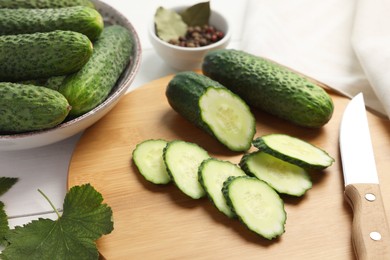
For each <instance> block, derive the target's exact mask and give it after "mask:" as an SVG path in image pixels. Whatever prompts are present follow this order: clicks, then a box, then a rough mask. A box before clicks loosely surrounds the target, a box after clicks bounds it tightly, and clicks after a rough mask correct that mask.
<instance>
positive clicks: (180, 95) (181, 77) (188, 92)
mask: <svg viewBox="0 0 390 260" xmlns="http://www.w3.org/2000/svg"><path fill="white" fill-rule="evenodd" d="M210 87H212V88H216V89H224V90H227V91H229V92H231V91H230V90H228V89H227V88H226V87H224V86H223V85H222V84H220V83H218V82H216V81H214V80H212V79H210V78H209V77H206V76H204V75H201V74H198V73H195V72H192V71H184V72H179V73H177V74H176V75H175V76H174V77H173V78H172V79H171V80H170V82H169V83H168V86H167V89H166V92H165V94H166V97H167V100H168V103H169V105H170V106H171V107H172V108H173V110H175V111H176V112H177V113H179V114H180V115H182V116H183V117H184V118H186V119H187V120H188V121H189V122H191V123H193V124H194V125H195V126H197V127H198V128H200V129H202V130H204V131H205V132H206V133H208V134H209V135H211V136H213V137H214V138H216V139H217V140H219V139H218V138H217V137H216V136H215V134H214V132H213V131H212V129H211V128H210V127H209V126H208V124H206V123H205V122H204V121H203V119H202V115H201V108H200V106H199V99H200V97H201V96H202V95H203V94H204V93H205V92H206V91H207V89H208V88H210ZM231 93H232V92H231ZM232 95H235V94H234V93H232ZM253 132H255V129H254V130H253ZM224 145H226V146H228V144H224ZM228 148H229V149H231V150H233V148H232V147H229V146H228ZM247 149H249V147H246V148H245V149H242V150H247ZM240 151H241V150H240Z"/></svg>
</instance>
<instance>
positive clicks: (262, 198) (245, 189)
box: [222, 176, 286, 240]
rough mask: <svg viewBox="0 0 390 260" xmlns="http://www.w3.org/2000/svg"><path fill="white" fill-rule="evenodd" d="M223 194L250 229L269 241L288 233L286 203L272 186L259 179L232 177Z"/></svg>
mask: <svg viewBox="0 0 390 260" xmlns="http://www.w3.org/2000/svg"><path fill="white" fill-rule="evenodd" d="M222 191H223V194H224V196H225V198H226V201H227V204H228V205H229V206H230V207H231V208H232V210H233V211H234V212H235V213H236V214H237V216H238V218H239V220H240V221H241V222H242V223H244V224H245V225H246V226H247V227H248V228H249V229H250V230H252V231H253V232H255V233H257V234H259V235H261V236H263V237H265V238H267V239H269V240H271V239H273V238H275V237H278V236H280V235H282V234H283V233H284V225H285V223H286V211H285V210H284V203H283V200H282V199H281V198H280V197H279V195H278V193H276V191H275V190H274V189H272V188H271V187H270V186H269V185H268V184H266V183H265V182H263V181H261V180H259V179H257V178H255V177H248V176H241V177H229V178H228V180H227V181H226V182H225V183H224V186H223V190H222Z"/></svg>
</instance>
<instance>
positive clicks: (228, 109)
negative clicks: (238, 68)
mask: <svg viewBox="0 0 390 260" xmlns="http://www.w3.org/2000/svg"><path fill="white" fill-rule="evenodd" d="M166 96H167V100H168V102H169V104H170V106H171V107H172V108H173V109H174V110H175V111H176V112H177V113H179V114H180V115H182V116H183V117H184V118H186V119H187V120H188V121H190V122H191V123H193V124H194V125H196V126H198V127H199V128H200V129H202V130H204V131H205V132H207V133H208V134H210V135H211V136H213V137H214V138H216V139H217V140H218V141H219V142H220V143H222V144H223V145H225V146H226V147H227V148H229V149H230V150H232V151H246V150H248V149H249V148H250V147H251V145H252V140H253V137H254V134H255V132H256V124H255V118H254V116H253V114H252V112H251V111H250V108H249V106H248V105H247V104H246V103H245V102H244V101H243V100H242V99H241V98H240V97H239V96H238V95H236V94H234V93H233V92H231V91H230V90H228V89H227V88H225V87H224V86H222V85H221V84H219V83H218V82H216V81H213V80H212V79H210V78H208V77H206V76H204V75H201V74H197V73H195V72H192V71H185V72H180V73H178V74H176V75H175V77H173V79H172V80H171V81H170V82H169V84H168V86H167V89H166Z"/></svg>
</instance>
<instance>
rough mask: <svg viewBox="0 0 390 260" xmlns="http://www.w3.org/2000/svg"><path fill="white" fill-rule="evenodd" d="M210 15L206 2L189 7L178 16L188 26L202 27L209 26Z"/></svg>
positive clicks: (208, 5) (208, 4) (208, 3)
mask: <svg viewBox="0 0 390 260" xmlns="http://www.w3.org/2000/svg"><path fill="white" fill-rule="evenodd" d="M210 14H211V10H210V2H209V1H208V2H202V3H198V4H195V5H193V6H190V7H189V8H187V9H186V10H184V11H183V12H182V13H181V14H180V15H181V17H182V19H183V21H184V22H185V23H186V24H187V25H188V26H203V25H206V24H209V19H210Z"/></svg>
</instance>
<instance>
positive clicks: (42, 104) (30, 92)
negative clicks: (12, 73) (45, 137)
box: [0, 82, 71, 133]
mask: <svg viewBox="0 0 390 260" xmlns="http://www.w3.org/2000/svg"><path fill="white" fill-rule="evenodd" d="M0 97H1V98H0V133H21V132H27V131H35V130H43V129H47V128H51V127H54V126H56V125H58V124H60V123H61V122H62V121H64V119H65V118H66V116H67V115H68V113H69V110H70V109H71V107H70V106H69V103H68V101H67V100H66V98H65V97H64V96H63V95H62V94H61V93H59V92H57V91H55V90H52V89H49V88H45V87H39V86H35V85H23V84H18V83H9V82H0Z"/></svg>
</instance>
